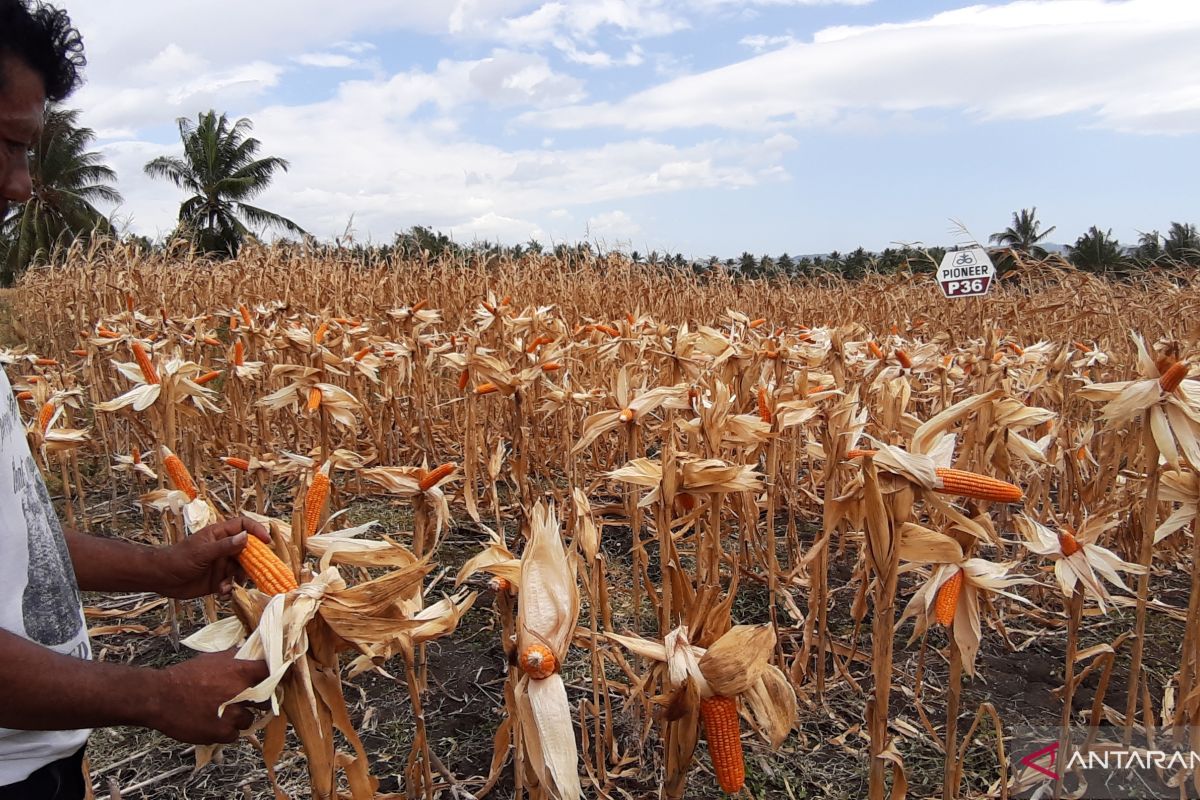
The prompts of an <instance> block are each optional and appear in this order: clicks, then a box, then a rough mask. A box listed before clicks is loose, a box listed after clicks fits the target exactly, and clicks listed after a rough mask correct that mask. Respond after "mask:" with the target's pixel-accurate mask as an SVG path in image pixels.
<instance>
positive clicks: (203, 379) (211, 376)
mask: <svg viewBox="0 0 1200 800" xmlns="http://www.w3.org/2000/svg"><path fill="white" fill-rule="evenodd" d="M219 377H221V370H219V369H214V370H213V371H212V372H206V373H204V374H203V375H201V376H200V377H199V378H196V383H198V384H200V385H201V386H203V385H204V384H206V383H211V382H212V381H215V380H216V379H217V378H219Z"/></svg>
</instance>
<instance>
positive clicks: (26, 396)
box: [17, 391, 33, 401]
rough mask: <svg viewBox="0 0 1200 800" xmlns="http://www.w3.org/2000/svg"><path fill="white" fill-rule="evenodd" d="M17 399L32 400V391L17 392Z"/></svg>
mask: <svg viewBox="0 0 1200 800" xmlns="http://www.w3.org/2000/svg"><path fill="white" fill-rule="evenodd" d="M17 399H18V400H22V401H28V400H32V399H33V392H30V391H24V392H17Z"/></svg>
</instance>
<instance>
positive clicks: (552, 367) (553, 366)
mask: <svg viewBox="0 0 1200 800" xmlns="http://www.w3.org/2000/svg"><path fill="white" fill-rule="evenodd" d="M560 369H562V364H560V363H558V362H557V361H547V362H546V363H545V364H542V372H558V371H559V370H560Z"/></svg>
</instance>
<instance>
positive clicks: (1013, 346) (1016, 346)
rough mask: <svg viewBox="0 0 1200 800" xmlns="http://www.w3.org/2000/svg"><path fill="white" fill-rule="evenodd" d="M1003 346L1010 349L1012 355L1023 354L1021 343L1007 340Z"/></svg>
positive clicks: (1023, 349)
mask: <svg viewBox="0 0 1200 800" xmlns="http://www.w3.org/2000/svg"><path fill="white" fill-rule="evenodd" d="M1005 347H1007V348H1008V349H1009V350H1011V351H1012V353H1013V355H1017V356H1023V355H1025V348H1024V347H1021V345H1019V344H1017V343H1016V342H1009V343H1008V344H1007V345H1005Z"/></svg>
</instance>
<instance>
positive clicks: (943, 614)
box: [933, 568, 963, 625]
mask: <svg viewBox="0 0 1200 800" xmlns="http://www.w3.org/2000/svg"><path fill="white" fill-rule="evenodd" d="M962 585H963V571H962V569H961V568H959V569H956V570H955V571H954V574H953V575H952V576H950V580H948V581H946V582H945V583H943V584H942V585H941V588H939V589H938V593H937V599H935V600H934V603H933V615H934V618H935V619H936V620H937V621H938V624H939V625H949V624H950V623H952V622H954V612H955V611H956V610H957V609H958V596H959V594H961V593H962Z"/></svg>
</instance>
